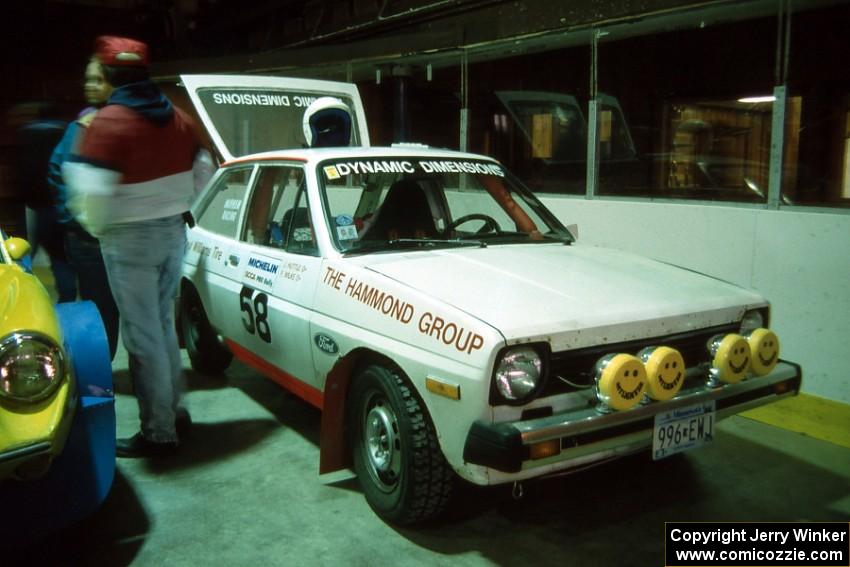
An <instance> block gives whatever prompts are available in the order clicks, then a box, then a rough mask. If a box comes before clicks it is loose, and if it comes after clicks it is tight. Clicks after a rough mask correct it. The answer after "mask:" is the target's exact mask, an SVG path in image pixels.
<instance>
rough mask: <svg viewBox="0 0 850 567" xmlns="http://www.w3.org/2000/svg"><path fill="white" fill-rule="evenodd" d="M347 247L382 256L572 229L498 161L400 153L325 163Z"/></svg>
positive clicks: (557, 236) (334, 223) (558, 235)
mask: <svg viewBox="0 0 850 567" xmlns="http://www.w3.org/2000/svg"><path fill="white" fill-rule="evenodd" d="M319 178H320V180H321V188H322V191H323V193H324V199H325V201H326V203H327V213H328V217H327V221H328V224H329V227H330V229H331V234H332V235H333V236H334V238H335V241H336V244H337V246H338V248H339V249H341V250H344V251H349V252H374V251H387V250H394V249H416V248H433V247H453V246H487V245H497V244H518V243H541V242H553V241H557V242H563V241H565V240H569V239H570V236H569V234H568V233H567V231H566V229H565V228H564V227H563V226H562V225H561V224H560V223H559V222H558V221H557V219H555V218H554V216H552V214H551V213H550V212H549V211H548V210H546V209H545V208H544V207H543V205H542V204H540V202H539V201H538V200H537V199H536V198H535V197H534V196H533V195H532V194H531V193H530V192H529V191H528V190H527V189H526V188H525V187H524V186H523V185H522V184H521V183H520V182H519V181H518V180H516V179H515V178H513V177H512V176H510V175H509V174H506V173H505V171H504V170H503V169H502V168H501V167H500V166H499V165H497V164H495V163H492V162H489V161H477V160H456V159H450V160H444V159H439V158H424V157H410V158H402V157H398V156H392V157H386V158H370V159H346V160H337V161H328V162H323V163H322V164H321V166H320V167H319Z"/></svg>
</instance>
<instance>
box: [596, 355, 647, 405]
mask: <svg viewBox="0 0 850 567" xmlns="http://www.w3.org/2000/svg"><path fill="white" fill-rule="evenodd" d="M596 368H597V373H596V391H597V397H598V398H599V400H600V401H601V402H603V403H604V404H606V405H607V406H608V407H609V408H612V409H615V410H626V409H629V408H632V407H634V406H636V405H637V404H639V403H640V400H641V398H643V394H644V393H645V392H646V368H644V366H643V363H642V362H641V361H640V359H639V358H637V357H636V356H632V355H630V354H616V355H608V356H606V357H604V358H602V359H601V360H600V361H599V362H598V363H597V367H596Z"/></svg>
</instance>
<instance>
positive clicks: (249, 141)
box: [180, 75, 369, 161]
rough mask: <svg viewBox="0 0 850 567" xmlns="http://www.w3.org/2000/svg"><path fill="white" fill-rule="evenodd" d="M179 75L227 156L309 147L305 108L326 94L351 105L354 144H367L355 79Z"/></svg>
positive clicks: (212, 134) (229, 157)
mask: <svg viewBox="0 0 850 567" xmlns="http://www.w3.org/2000/svg"><path fill="white" fill-rule="evenodd" d="M180 79H181V81H182V82H183V85H184V86H185V87H186V90H187V91H188V93H189V99H190V100H191V101H192V104H193V105H194V107H195V110H196V111H197V112H198V116H199V117H200V118H201V121H202V122H203V124H204V127H205V128H206V129H207V132H208V133H209V136H210V139H211V140H212V142H213V144H214V145H215V148H216V150H217V151H218V153H219V154H220V155H221V157H222V158H223V159H224V160H225V161H230V160H232V159H234V158H239V157H242V156H247V155H250V154H256V153H260V152H266V151H274V150H287V149H294V148H303V147H305V145H306V140H305V138H304V131H303V128H302V119H303V117H304V111H305V110H307V107H308V106H310V103H312V102H313V101H314V100H316V99H317V98H319V97H323V96H332V97H336V98H338V99H340V100H342V101H343V102H344V103H345V104H346V105H348V107H349V108H350V109H351V120H352V123H351V131H352V145H354V146H368V145H369V132H368V130H367V127H366V115H365V113H364V112H363V103H362V102H361V101H360V94H359V92H358V91H357V86H356V85H354V84H351V83H340V82H335V81H320V80H316V79H293V78H288V77H263V76H256V75H181V76H180Z"/></svg>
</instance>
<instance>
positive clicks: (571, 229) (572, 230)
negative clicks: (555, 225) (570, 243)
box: [567, 224, 578, 240]
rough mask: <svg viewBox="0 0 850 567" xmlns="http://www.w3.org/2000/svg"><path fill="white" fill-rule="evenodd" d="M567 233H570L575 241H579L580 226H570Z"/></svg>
mask: <svg viewBox="0 0 850 567" xmlns="http://www.w3.org/2000/svg"><path fill="white" fill-rule="evenodd" d="M567 232H569V233H570V234H571V235H572V236H573V240H578V225H577V224H568V225H567Z"/></svg>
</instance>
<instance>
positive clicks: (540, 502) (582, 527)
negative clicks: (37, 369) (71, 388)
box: [2, 350, 850, 566]
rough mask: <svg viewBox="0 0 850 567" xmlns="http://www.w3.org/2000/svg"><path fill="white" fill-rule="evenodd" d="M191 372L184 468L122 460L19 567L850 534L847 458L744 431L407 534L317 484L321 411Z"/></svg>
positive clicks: (243, 375) (450, 554)
mask: <svg viewBox="0 0 850 567" xmlns="http://www.w3.org/2000/svg"><path fill="white" fill-rule="evenodd" d="M126 360H127V359H126V353H124V352H123V350H122V351H120V352H119V355H118V357H117V358H116V362H115V364H114V369H115V383H116V391H117V393H118V395H117V404H116V411H117V415H118V433H119V436H127V435H131V434H132V433H134V432H135V431H136V430H137V428H138V422H137V419H136V414H137V409H136V403H135V399H134V398H133V397H132V396H130V395H128V391H129V388H128V375H127V370H126V368H127V363H126ZM184 361H185V362H186V363H185V366H186V368H189V365H188V359H186V358H185V353H184ZM187 372H188V377H189V385H190V393H189V398H188V399H189V407H190V409H191V412H192V416H193V418H194V420H195V427H194V429H193V433H192V437H191V439H190V440H189V441H188V442H187V443H186V444H185V445H184V446H183V447H182V450H181V453H180V455H179V456H177V457H175V458H174V459H172V460H168V461H164V462H162V461H160V462H148V461H145V460H128V459H119V460H118V467H117V472H116V477H115V482H114V485H113V488H112V492H111V494H110V496H109V498H108V499H107V500H106V502H105V503H104V505H103V507H102V508H101V509H100V510H99V511H98V512H97V513H95V514H94V515H93V516H92V517H90V518H89V519H87V520H86V521H84V522H83V523H82V524H79V525H77V526H75V527H74V528H72V529H70V530H67V531H66V532H64V533H60V534H56V535H55V536H52V537H50V538H49V539H48V540H47V541H44V542H42V543H40V544H39V545H36V546H33V547H32V548H31V549H28V550H25V552H23V553H21V554H20V555H19V556H16V557H15V558H14V559H15V562H17V561H20V562H21V564H27V565H86V566H92V565H119V566H120V565H152V566H154V565H155V566H161V565H228V566H233V565H252V566H253V565H354V566H357V565H364V566H365V565H369V566H373V565H393V566H398V565H452V566H460V565H529V564H532V565H561V566H563V565H582V566H594V565H605V566H610V565H625V564H628V565H636V566H643V565H646V566H657V565H663V555H662V553H663V536H662V534H663V528H664V522H665V521H797V520H819V521H844V522H846V521H848V518H850V449H847V448H842V447H839V446H837V445H832V444H830V443H827V442H824V441H819V440H816V439H812V438H809V437H806V436H804V435H801V434H798V433H790V432H787V431H785V430H782V429H778V428H776V427H773V426H769V425H764V424H762V423H759V422H756V421H752V420H749V419H746V418H742V417H734V418H731V419H729V420H727V421H725V422H723V423H722V424H721V425H720V427H719V429H720V432H719V434H718V435H717V437H716V440H715V442H714V443H713V444H712V445H709V446H707V447H704V448H702V449H700V450H698V451H695V452H692V453H689V454H686V455H680V456H675V457H673V458H671V459H668V460H664V461H659V462H655V463H653V462H652V461H651V460H650V459H649V458H647V457H643V456H636V457H631V458H628V459H624V460H621V461H619V462H616V463H614V464H609V465H605V466H603V467H598V468H596V469H593V470H590V471H585V472H581V473H577V474H574V475H570V476H566V477H560V478H555V479H549V480H545V481H541V482H537V483H533V484H529V485H526V494H525V497H524V498H523V499H521V500H518V501H517V500H513V499H512V498H511V494H510V489H509V488H508V487H495V488H486V489H483V488H476V487H466V488H465V489H463V490H462V491H461V493H460V495H459V498H458V499H457V501H456V505H455V506H453V507H452V509H451V510H450V511H449V514H448V516H447V517H446V518H445V519H444V520H443V521H442V522H440V523H438V524H435V525H430V526H425V527H420V528H417V529H408V528H405V529H398V528H394V527H392V526H389V525H387V524H385V523H384V522H382V521H381V520H380V519H378V517H377V516H376V515H375V514H374V513H373V512H372V511H371V509H370V508H369V506H368V505H367V504H366V501H365V500H364V498H363V495H362V493H361V491H360V489H359V487H358V485H357V483H356V480H346V481H343V482H341V483H337V484H334V485H326V484H322V483H321V482H320V481H319V478H318V439H319V421H320V420H319V418H320V415H319V412H318V411H317V410H315V409H314V408H312V407H311V406H309V405H307V404H306V403H304V402H302V401H300V400H299V399H297V398H295V397H294V396H292V395H290V394H288V393H287V392H285V391H283V390H282V389H280V388H279V387H278V386H277V385H275V384H274V383H272V382H270V381H268V380H266V379H264V378H262V377H261V376H259V375H257V374H256V373H255V372H254V371H252V370H251V369H249V368H247V367H244V366H242V365H240V364H238V363H234V364H233V366H232V367H231V369H230V370H228V372H227V373H226V376H225V377H221V378H208V377H203V376H200V375H198V374H195V373H194V372H192V371H187ZM6 559H8V557H7V558H4V560H3V561H2V563H3V564H7V565H8V564H9V563H6ZM13 563H14V562H13Z"/></svg>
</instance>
